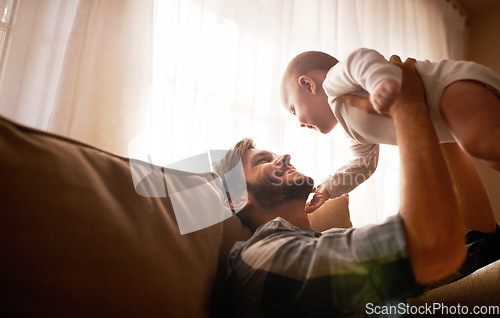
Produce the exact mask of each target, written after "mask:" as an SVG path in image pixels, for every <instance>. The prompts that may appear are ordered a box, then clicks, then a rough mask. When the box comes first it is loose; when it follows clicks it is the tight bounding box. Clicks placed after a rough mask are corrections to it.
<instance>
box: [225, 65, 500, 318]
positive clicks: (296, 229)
mask: <svg viewBox="0 0 500 318" xmlns="http://www.w3.org/2000/svg"><path fill="white" fill-rule="evenodd" d="M400 66H401V67H402V69H403V73H404V85H403V88H402V94H401V96H400V98H399V100H398V101H397V102H396V103H395V105H394V106H393V107H392V108H391V110H390V113H389V115H390V116H391V117H392V118H393V120H394V126H395V130H396V136H397V140H398V145H399V149H400V156H401V168H402V171H401V173H402V185H401V204H400V209H399V213H398V214H397V215H395V216H393V217H390V218H388V219H387V220H386V221H385V222H384V223H382V224H379V225H374V226H368V227H363V228H359V229H348V230H345V229H342V230H341V229H332V230H330V231H325V232H323V233H317V232H315V231H314V230H313V229H311V228H310V223H309V220H308V218H307V215H306V213H305V203H306V199H307V197H308V195H309V193H310V192H311V189H312V187H313V180H312V179H311V178H309V177H307V176H305V175H303V174H301V173H299V172H298V171H296V170H295V168H294V167H293V166H292V165H291V164H290V156H288V155H283V156H277V155H275V154H273V153H271V152H268V151H264V150H258V149H256V148H255V147H254V144H253V141H252V140H249V139H246V140H242V141H240V142H239V143H238V144H237V145H236V146H235V147H234V148H233V149H232V150H230V151H229V152H228V153H227V154H226V156H225V157H224V159H223V160H222V161H221V162H220V164H219V165H218V166H217V167H216V171H217V172H218V174H219V175H224V174H225V173H226V172H227V171H230V170H231V168H232V163H234V158H237V157H238V156H239V157H241V161H242V164H243V170H244V173H245V178H246V183H247V188H248V192H247V193H242V194H241V196H238V195H236V196H235V195H234V193H233V195H232V196H231V198H230V201H231V202H230V205H231V206H232V207H233V208H234V209H235V210H236V211H239V212H238V214H237V216H238V217H239V218H240V219H241V220H242V222H243V223H244V224H246V225H248V226H249V227H250V228H251V229H252V231H254V234H253V236H252V237H251V238H250V239H249V240H247V241H246V242H237V243H236V244H235V246H234V247H233V249H232V251H231V254H230V256H229V267H228V276H229V282H230V285H231V287H232V294H233V298H234V300H235V305H236V310H237V312H238V314H239V315H240V316H245V317H263V316H268V317H282V316H293V317H295V316H300V317H302V316H306V317H325V316H334V315H338V316H342V315H346V316H347V315H355V314H358V313H363V312H364V311H366V310H367V308H368V307H367V306H368V305H369V304H379V305H380V304H383V303H385V304H389V303H394V302H396V303H397V301H398V300H400V299H404V298H406V297H410V296H414V295H417V294H419V293H421V292H422V291H423V289H424V286H426V285H429V284H432V283H434V282H436V281H438V280H441V279H443V278H445V277H447V276H449V275H450V274H451V273H452V272H453V271H455V270H456V269H457V268H459V267H460V265H461V264H462V263H463V261H464V258H465V255H466V250H465V248H464V243H465V242H464V235H463V229H464V222H463V218H462V217H461V215H460V213H459V212H458V211H459V207H458V203H457V202H458V199H457V196H456V193H455V191H454V188H453V182H452V180H453V179H452V176H451V175H450V172H449V170H448V168H447V165H446V161H445V158H444V157H443V155H442V153H441V150H440V146H439V144H438V141H437V137H436V135H435V132H434V129H433V126H432V124H431V122H430V120H429V117H428V114H427V108H426V104H425V99H424V94H423V90H422V84H421V81H420V80H419V78H418V76H417V75H416V73H415V71H414V68H413V65H412V63H411V62H410V63H405V64H403V65H400ZM451 170H453V169H451ZM493 231H494V228H493ZM497 232H498V230H497Z"/></svg>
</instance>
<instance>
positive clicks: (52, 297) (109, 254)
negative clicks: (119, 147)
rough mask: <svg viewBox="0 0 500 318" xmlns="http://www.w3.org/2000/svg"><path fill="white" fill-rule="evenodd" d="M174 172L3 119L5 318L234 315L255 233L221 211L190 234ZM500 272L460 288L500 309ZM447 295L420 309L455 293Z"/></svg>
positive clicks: (344, 206)
mask: <svg viewBox="0 0 500 318" xmlns="http://www.w3.org/2000/svg"><path fill="white" fill-rule="evenodd" d="M137 173H139V175H140V177H137ZM175 173H177V172H176V171H172V170H169V169H162V167H157V166H152V165H151V164H149V163H146V162H141V161H138V160H129V159H128V158H124V157H120V156H116V155H113V154H110V153H108V152H105V151H102V150H100V149H96V148H94V147H91V146H89V145H85V144H83V143H80V142H77V141H74V140H71V139H68V138H64V137H61V136H58V135H55V134H50V133H46V132H42V131H39V130H36V129H31V128H28V127H25V126H22V125H19V124H16V123H14V122H12V121H10V120H8V119H5V118H0V177H1V179H2V182H1V183H0V239H1V240H0V242H1V243H0V255H1V259H0V317H228V316H229V313H228V304H229V302H228V299H229V297H230V295H229V292H228V289H227V286H226V284H225V275H226V258H227V255H228V252H229V250H230V248H231V246H232V245H233V244H234V242H235V241H237V240H245V239H247V238H248V237H249V236H250V235H251V233H250V231H249V229H248V228H246V227H244V226H243V225H242V224H241V222H240V221H239V219H238V218H237V217H235V216H234V215H232V214H230V213H229V214H228V211H227V210H225V209H226V207H225V206H224V205H223V204H221V205H220V208H216V209H213V211H212V210H211V211H210V212H211V213H214V215H216V216H217V215H218V216H219V219H218V221H217V222H213V224H210V225H209V226H206V227H203V228H200V229H198V230H194V231H187V232H183V233H181V232H182V231H181V229H180V227H179V224H178V222H177V219H178V218H177V217H176V214H175V211H174V208H173V205H172V200H171V199H170V196H171V192H169V191H165V189H167V190H168V189H169V186H170V184H169V183H168V182H167V181H166V180H167V179H168V176H167V174H174V175H175ZM182 177H183V178H184V179H186V180H188V181H186V182H187V183H186V184H188V186H187V187H188V188H189V187H195V186H197V185H200V184H206V183H207V182H208V183H210V182H212V181H213V177H214V176H213V174H211V173H199V174H194V173H193V174H182ZM158 180H160V187H158ZM162 189H163V191H164V193H161V192H162ZM155 191H156V192H158V193H156V192H155ZM214 191H215V190H214ZM192 200H195V201H196V202H204V201H203V200H204V197H203V195H201V196H196V197H193V198H192ZM348 200H349V198H348V197H347V196H343V197H341V198H338V199H335V200H329V201H328V203H327V204H325V205H324V206H323V207H322V208H321V209H320V210H318V211H316V212H314V213H313V214H311V222H312V224H313V226H314V227H315V228H316V229H317V230H318V231H321V230H324V229H327V228H329V227H332V226H336V227H350V226H352V224H351V223H350V219H349V209H348V203H349V201H348ZM177 204H178V202H177ZM218 209H220V210H218ZM206 212H207V211H204V212H203V213H206ZM196 213H198V211H193V214H192V216H193V218H195V219H196V218H197V217H198V215H197V214H196ZM200 217H204V216H200ZM499 270H500V265H499V263H498V262H497V263H494V264H491V265H490V266H488V267H487V268H483V269H482V272H480V273H478V272H476V273H474V274H475V275H471V276H469V277H467V278H465V279H463V280H462V281H465V280H466V279H469V278H470V280H471V281H472V282H473V283H476V282H481V283H479V284H472V285H475V286H476V287H477V289H476V290H474V293H475V294H476V295H477V294H478V293H480V292H484V293H485V294H488V295H491V293H492V292H493V291H496V294H493V295H494V296H492V298H491V297H490V300H489V302H490V304H491V302H493V303H495V304H498V303H500V302H499V299H500V298H499V297H500V296H498V295H500V293H499V291H500V278H499V274H498V273H499ZM462 281H458V282H456V283H460V284H463V282H462ZM482 282H487V285H486V286H487V289H485V288H484V286H481V284H482ZM456 283H453V284H456ZM465 283H467V281H465ZM453 284H451V285H447V286H444V287H447V288H451V289H452V290H458V291H460V290H467V289H468V287H467V286H468V285H466V287H464V286H462V285H460V284H457V286H456V288H454V286H453ZM477 285H479V286H477ZM440 289H441V288H438V289H437V290H434V291H431V292H434V293H436V292H438V294H437V295H436V294H434V295H432V294H430V292H429V293H426V294H424V295H423V296H422V297H431V298H430V299H429V298H418V299H416V300H415V304H418V301H419V299H420V301H423V302H429V301H440V299H441V298H439V297H442V295H444V296H446V295H451V292H450V291H449V290H448V291H444V292H443V293H441V294H439V290H440ZM478 289H482V290H481V291H478ZM459 294H460V293H459ZM471 297H472V296H471ZM422 299H423V300H422ZM455 299H459V298H455ZM467 299H471V298H467ZM482 299H483V300H484V298H482ZM442 301H443V302H444V301H445V300H442ZM446 301H448V300H446ZM449 301H453V299H452V300H449ZM460 301H462V298H460ZM473 303H474V302H473Z"/></svg>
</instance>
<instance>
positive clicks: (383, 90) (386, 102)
mask: <svg viewBox="0 0 500 318" xmlns="http://www.w3.org/2000/svg"><path fill="white" fill-rule="evenodd" d="M398 96H399V84H398V83H397V82H396V81H394V80H391V79H385V80H381V81H380V82H379V83H377V85H375V88H374V89H373V93H372V94H370V102H371V103H372V105H373V108H375V110H376V111H377V112H379V113H381V114H386V113H387V112H389V109H390V108H391V106H392V104H394V102H395V101H396V98H398Z"/></svg>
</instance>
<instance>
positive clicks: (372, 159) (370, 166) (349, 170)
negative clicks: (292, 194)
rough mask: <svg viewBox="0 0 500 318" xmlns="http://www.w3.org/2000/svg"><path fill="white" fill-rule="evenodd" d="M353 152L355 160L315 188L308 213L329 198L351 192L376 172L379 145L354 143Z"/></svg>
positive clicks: (307, 208)
mask: <svg viewBox="0 0 500 318" xmlns="http://www.w3.org/2000/svg"><path fill="white" fill-rule="evenodd" d="M351 150H352V152H353V155H354V158H353V159H352V160H350V161H349V162H348V163H347V164H345V165H344V166H342V167H340V168H339V169H338V170H337V171H336V172H335V174H334V175H333V176H330V177H329V178H327V179H326V180H324V181H323V182H322V183H321V184H319V185H318V186H317V187H316V188H315V194H314V196H313V198H312V200H311V203H310V204H309V205H308V206H307V207H306V212H307V213H311V212H313V211H315V210H316V209H317V208H319V207H320V206H321V205H323V203H325V201H326V200H328V198H332V199H333V198H336V197H340V196H341V195H343V194H346V193H349V192H351V191H352V190H354V189H355V188H356V187H357V186H358V185H360V184H361V183H363V182H364V181H365V180H366V179H368V178H369V177H370V176H371V175H372V174H373V173H374V172H375V169H376V168H377V163H378V153H379V145H374V144H360V143H358V142H356V141H353V144H352V145H351Z"/></svg>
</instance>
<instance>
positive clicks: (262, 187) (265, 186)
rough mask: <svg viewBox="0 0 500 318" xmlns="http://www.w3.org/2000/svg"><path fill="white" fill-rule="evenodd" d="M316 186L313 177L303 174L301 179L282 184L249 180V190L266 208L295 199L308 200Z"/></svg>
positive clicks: (266, 180) (262, 180)
mask: <svg viewBox="0 0 500 318" xmlns="http://www.w3.org/2000/svg"><path fill="white" fill-rule="evenodd" d="M313 186H314V180H313V179H312V178H311V177H307V176H302V179H300V180H293V181H291V182H289V183H287V182H283V183H281V184H277V183H273V182H269V180H268V179H260V180H259V181H257V182H256V183H252V184H251V183H248V182H247V190H248V192H249V193H251V194H252V196H253V197H254V200H255V201H256V202H257V203H258V204H259V205H260V206H262V207H264V208H272V207H276V206H279V205H281V204H283V203H286V202H289V201H293V200H304V203H305V201H306V200H307V197H308V196H309V193H311V190H312V188H313Z"/></svg>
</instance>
